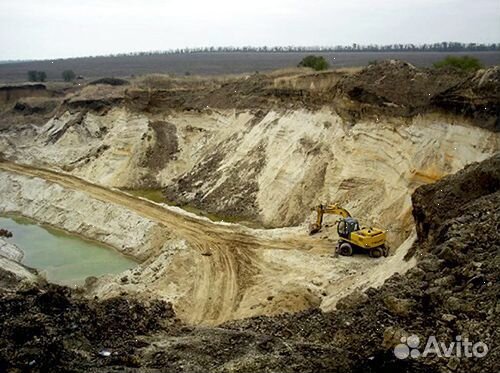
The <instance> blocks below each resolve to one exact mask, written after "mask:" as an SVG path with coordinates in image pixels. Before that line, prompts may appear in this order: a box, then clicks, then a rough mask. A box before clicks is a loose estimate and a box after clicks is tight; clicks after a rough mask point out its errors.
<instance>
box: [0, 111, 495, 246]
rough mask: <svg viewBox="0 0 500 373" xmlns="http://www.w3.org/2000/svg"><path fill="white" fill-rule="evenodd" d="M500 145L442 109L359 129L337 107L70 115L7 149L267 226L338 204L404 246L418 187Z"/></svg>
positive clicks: (0, 140)
mask: <svg viewBox="0 0 500 373" xmlns="http://www.w3.org/2000/svg"><path fill="white" fill-rule="evenodd" d="M13 143H14V146H13ZM499 148H500V140H499V135H498V134H497V133H494V132H491V131H488V130H485V129H481V128H478V127H474V126H471V125H469V124H468V123H467V121H466V120H465V119H464V120H462V121H460V120H458V119H457V118H449V117H446V116H442V115H437V114H436V115H425V116H417V117H415V118H414V119H412V120H405V121H403V120H397V119H392V120H389V119H382V118H381V119H380V120H378V121H377V120H375V121H374V122H373V121H360V122H359V123H357V124H355V125H348V124H346V123H345V121H344V120H342V118H341V117H339V116H338V115H337V114H335V113H334V112H332V111H331V110H329V109H326V108H325V109H323V110H320V111H315V112H310V111H307V110H290V111H282V112H277V111H270V112H268V113H255V112H252V111H241V112H239V111H235V110H224V111H214V110H210V109H207V110H205V111H203V112H193V113H191V112H171V113H169V114H164V115H151V114H145V113H142V114H141V113H136V112H131V111H129V110H127V109H124V108H115V109H112V110H110V111H109V112H107V113H106V114H104V115H97V114H94V113H92V112H75V113H73V114H71V113H70V112H66V113H64V114H62V115H61V116H59V117H56V118H53V119H51V120H50V121H49V122H47V123H46V124H45V125H44V126H42V127H41V128H39V129H38V130H37V132H36V134H35V135H33V134H32V133H29V134H28V135H25V136H22V135H21V136H19V137H17V138H13V137H7V136H3V137H2V136H0V152H3V153H4V155H6V156H7V157H10V158H13V159H17V160H18V161H19V162H21V163H32V164H38V165H45V166H49V167H59V168H60V169H63V170H65V171H67V172H70V173H72V174H74V175H77V176H79V177H83V178H86V179H88V180H91V181H94V182H96V183H99V184H102V185H106V186H112V187H120V188H132V189H133V188H163V190H164V195H165V197H166V200H167V201H169V202H170V203H176V204H180V205H188V206H194V207H196V208H198V209H201V210H203V211H206V212H209V213H214V214H218V215H220V216H222V217H227V218H228V219H238V220H241V219H246V220H253V221H257V222H260V223H261V224H263V225H264V226H267V227H280V226H291V225H297V224H301V223H303V222H305V221H306V220H307V219H308V218H309V214H310V208H311V207H312V206H314V205H316V204H318V203H323V202H329V201H331V202H338V203H340V204H342V205H344V206H345V207H346V208H347V209H348V210H349V211H351V213H352V214H353V215H354V216H356V217H358V218H360V219H361V221H362V222H363V223H365V224H367V225H380V226H383V227H385V228H386V229H388V230H389V232H390V233H389V241H390V243H391V246H393V247H396V246H398V245H399V244H400V243H401V242H402V241H403V240H404V239H405V238H406V237H407V236H408V235H409V232H410V230H411V227H412V218H411V215H410V195H411V193H412V191H413V190H414V189H415V188H416V187H417V186H419V185H422V184H425V183H429V182H433V181H436V180H438V179H439V178H441V177H442V176H444V175H446V174H449V173H453V172H455V171H457V170H459V169H460V168H462V167H463V166H465V165H466V164H468V163H470V162H473V161H480V160H482V159H484V158H486V157H488V156H489V155H491V154H493V153H494V152H495V151H497V150H498V149H499ZM328 219H330V218H327V220H328ZM332 219H333V218H332Z"/></svg>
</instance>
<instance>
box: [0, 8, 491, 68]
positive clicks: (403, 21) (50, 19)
mask: <svg viewBox="0 0 500 373" xmlns="http://www.w3.org/2000/svg"><path fill="white" fill-rule="evenodd" d="M439 41H460V42H484V43H493V42H500V0H341V1H340V0H309V1H307V0H251V1H237V0H202V1H199V0H141V1H139V0H79V1H77V0H43V1H42V0H0V60H8V59H48V58H56V57H71V56H88V55H100V54H109V53H118V52H132V51H149V50H165V49H171V48H182V47H196V46H212V45H213V46H229V45H234V46H244V45H252V46H260V45H268V46H274V45H301V46H316V45H324V46H332V45H337V44H343V45H350V44H352V43H359V44H370V43H377V44H391V43H423V42H427V43H430V42H439Z"/></svg>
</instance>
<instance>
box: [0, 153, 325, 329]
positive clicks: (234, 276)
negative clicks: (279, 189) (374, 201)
mask: <svg viewBox="0 0 500 373" xmlns="http://www.w3.org/2000/svg"><path fill="white" fill-rule="evenodd" d="M0 170H3V171H6V172H11V173H15V174H20V175H24V176H28V177H36V178H41V179H43V180H45V181H47V182H50V183H56V184H59V185H61V186H62V187H64V188H69V189H72V190H76V191H80V192H84V193H86V194H88V195H90V196H92V197H93V198H95V199H98V200H100V201H103V202H106V203H112V204H116V205H120V206H124V207H126V208H127V209H130V210H132V211H134V212H136V213H138V214H139V215H141V216H143V217H145V218H148V219H150V220H152V221H155V222H157V223H159V224H161V225H163V226H165V227H166V228H167V229H168V230H170V231H171V232H172V233H173V234H174V235H175V236H177V237H179V238H182V239H185V240H186V241H187V242H189V244H190V245H191V246H192V247H194V248H195V249H196V250H198V251H199V252H200V254H206V253H210V254H211V255H210V256H205V255H200V256H199V258H197V260H196V263H197V265H198V267H197V268H196V273H197V276H196V280H195V283H194V287H193V290H192V291H191V293H190V296H189V298H190V299H187V300H186V301H187V302H188V303H189V305H190V308H189V309H190V311H189V315H186V316H185V319H186V321H187V322H190V323H195V324H199V323H205V324H215V323H220V322H223V321H225V320H229V319H230V318H231V315H232V314H234V313H235V312H236V310H237V309H238V305H239V302H240V300H241V299H242V297H243V295H244V291H245V287H247V286H248V284H250V283H251V282H252V277H253V276H254V275H255V274H256V273H258V272H259V271H260V269H261V268H263V267H265V268H268V269H269V270H271V269H270V268H269V267H268V266H267V265H266V263H265V262H263V261H262V259H260V256H259V255H257V253H256V251H257V250H259V249H285V250H286V249H305V250H307V249H311V248H312V247H315V248H318V247H324V248H325V249H326V248H328V247H329V244H328V243H325V242H324V241H319V240H312V239H311V238H310V237H308V236H305V235H304V237H285V238H278V239H276V238H271V237H269V235H266V234H265V233H264V232H265V231H263V230H258V229H250V228H247V227H242V226H239V225H237V224H231V225H224V224H218V223H215V222H210V221H207V220H204V219H199V218H196V217H194V216H190V215H185V214H183V213H181V212H178V211H175V210H173V209H170V208H168V206H162V205H159V204H156V203H154V202H151V201H148V200H144V199H141V198H138V197H135V196H132V195H129V194H127V193H124V192H122V191H119V190H116V189H108V188H106V187H103V186H100V185H97V184H93V183H91V182H89V181H86V180H83V179H80V178H78V177H75V176H73V175H69V174H66V173H61V172H57V171H53V170H49V169H44V168H38V167H34V166H29V165H22V164H16V163H12V162H7V161H0Z"/></svg>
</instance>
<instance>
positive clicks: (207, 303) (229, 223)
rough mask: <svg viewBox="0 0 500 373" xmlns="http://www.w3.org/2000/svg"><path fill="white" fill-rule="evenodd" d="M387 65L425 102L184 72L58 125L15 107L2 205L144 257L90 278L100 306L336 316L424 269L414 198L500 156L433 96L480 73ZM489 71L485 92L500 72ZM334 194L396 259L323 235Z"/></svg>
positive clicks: (489, 138) (361, 85)
mask: <svg viewBox="0 0 500 373" xmlns="http://www.w3.org/2000/svg"><path fill="white" fill-rule="evenodd" d="M370 68H371V69H373V67H370ZM377 68H379V69H387V70H386V75H391V74H392V75H394V74H397V73H398V71H400V70H402V71H404V72H405V74H404V76H405V77H406V76H407V75H408V74H410V75H411V74H416V76H418V77H420V78H421V77H422V76H424V78H425V79H428V80H426V81H424V82H423V83H422V86H424V88H428V89H427V90H426V91H425V92H424V91H422V92H420V93H421V95H422V100H420V101H418V100H417V101H418V102H419V103H418V105H419V106H416V107H410V106H409V104H408V102H410V101H412V98H411V97H404V96H401V97H402V98H401V100H407V101H408V102H406V101H405V102H397V99H398V98H397V97H396V98H394V97H390V96H389V98H388V97H385V96H382V94H381V92H380V91H381V90H382V91H383V89H385V88H384V87H383V86H382V87H379V86H376V85H369V84H367V82H366V81H365V80H363V79H370V77H371V76H377V74H375V73H374V72H371V73H370V72H357V73H329V74H311V73H296V72H294V73H293V74H291V75H290V76H289V75H286V74H285V75H284V76H283V75H279V74H278V75H279V76H274V75H272V74H271V75H269V76H265V77H262V76H259V77H250V78H248V77H244V78H238V79H236V78H235V79H236V80H234V81H224V82H218V81H215V82H213V81H212V82H210V83H207V82H206V81H203V80H202V81H196V82H191V81H190V80H186V81H185V82H182V81H178V80H174V81H172V82H170V83H169V85H168V88H156V89H155V88H153V89H152V88H151V87H149V88H148V90H145V89H143V88H141V86H140V84H139V85H138V86H137V87H134V88H121V87H119V88H116V87H113V88H110V87H102V89H98V88H95V87H86V88H84V89H83V90H82V91H81V92H76V93H75V92H72V93H68V95H67V96H66V97H64V98H61V101H60V103H59V106H58V107H57V109H54V111H53V112H51V113H49V114H47V113H46V114H44V115H46V117H44V118H40V115H39V114H28V115H27V114H26V113H17V112H16V111H15V108H14V109H11V108H8V109H6V111H5V112H4V115H3V117H2V132H0V152H1V154H2V161H1V163H0V179H1V183H0V189H1V194H0V212H2V213H17V214H20V215H23V216H26V217H29V218H31V219H34V220H36V221H38V222H40V223H45V224H50V225H53V226H56V227H58V228H62V229H64V230H66V231H68V232H72V233H76V234H79V235H82V236H84V237H86V238H89V239H93V240H97V241H99V242H102V243H105V244H107V245H109V246H112V247H114V248H115V249H117V250H119V251H121V252H123V253H125V254H127V255H131V256H133V257H135V258H136V259H138V260H140V261H141V264H139V265H138V266H137V267H135V268H133V269H131V270H128V271H126V272H124V273H121V274H119V275H114V276H111V275H109V276H104V277H100V278H88V279H87V281H86V285H85V296H88V297H90V298H92V297H94V296H98V297H100V298H111V297H114V296H120V295H125V294H126V295H129V296H132V297H135V298H137V299H142V300H156V299H160V300H165V301H169V302H171V303H172V305H173V308H174V311H175V313H176V315H177V316H178V317H179V318H180V319H181V320H182V321H184V322H186V323H188V324H194V325H197V324H203V325H218V324H221V323H223V322H226V321H229V320H237V319H242V318H246V317H251V316H258V315H277V314H281V313H285V312H296V311H301V310H305V309H309V308H320V309H322V310H323V311H332V310H334V309H335V306H336V304H337V302H338V300H340V299H341V298H343V297H345V296H346V295H348V294H350V293H352V292H354V291H361V292H362V291H365V290H366V289H368V288H369V287H378V286H381V285H382V284H383V283H384V281H385V280H386V279H387V278H389V277H390V276H392V275H393V274H395V273H400V274H404V273H405V272H406V271H407V270H408V269H410V268H412V267H413V266H415V264H416V262H417V259H416V258H415V257H411V258H409V259H408V258H406V259H405V256H407V254H408V252H409V250H410V249H411V247H412V245H413V243H414V241H415V238H416V233H415V230H414V221H413V217H412V214H411V211H412V205H411V194H412V193H413V191H414V190H415V189H416V188H417V187H418V186H421V185H424V184H428V183H433V182H435V181H437V180H439V179H440V178H442V177H443V176H445V175H448V174H452V173H455V172H457V171H458V170H460V169H462V168H463V167H464V166H466V165H467V164H469V163H471V162H476V161H482V160H484V159H486V158H488V157H489V156H491V155H493V154H495V153H496V152H498V150H499V149H500V138H499V136H498V132H495V131H494V130H493V129H492V128H491V126H494V125H495V124H494V121H493V122H492V121H491V118H490V117H488V116H487V115H486V114H485V115H486V116H485V117H479V118H475V119H474V118H470V117H468V116H467V115H465V114H461V113H457V112H454V111H452V110H450V109H449V108H448V109H447V110H444V109H443V108H441V107H439V105H438V102H437V101H436V103H433V102H432V98H433V97H434V96H436V97H438V95H441V96H439V100H441V101H439V102H442V101H443V102H444V101H446V100H445V99H446V97H447V96H446V95H444V93H443V92H446V89H452V87H453V86H455V85H456V81H457V80H460V79H462V80H463V81H466V82H467V81H471V82H472V83H471V82H469V84H474V82H475V80H474V79H476V80H477V79H478V77H476V76H472V77H462V78H459V77H450V78H449V80H450V81H451V82H452V83H453V84H451V83H450V84H449V85H450V87H446V86H444V87H441V88H440V90H438V89H437V88H436V87H434V86H427V87H426V86H425V84H427V83H426V82H431V81H433V78H432V76H430V77H426V76H425V74H424V75H422V74H423V73H421V72H415V71H414V70H415V69H414V68H413V67H411V66H409V65H407V64H403V63H395V62H391V63H389V64H388V65H387V66H382V67H380V66H379V67H377ZM495 71H496V70H494V71H493V72H494V73H495ZM353 74H354V75H353ZM356 74H358V75H356ZM482 74H484V76H483V77H482V78H483V83H484V79H487V78H488V76H490V78H491V74H493V73H492V72H491V71H486V72H483V73H482ZM488 74H490V75H488ZM424 78H422V79H424ZM356 79H358V86H356V87H354V88H353V85H356V84H355V83H356ZM467 79H469V80H467ZM488 79H489V78H488ZM443 80H444V79H443ZM479 80H481V79H479ZM353 81H354V83H353ZM368 83H369V82H368ZM183 84H184V86H182V85H183ZM428 84H429V85H432V84H431V83H428ZM463 84H465V83H463ZM367 85H368V86H369V87H372V91H370V90H369V89H368V88H367ZM342 89H343V90H344V91H342ZM377 89H378V90H377ZM146 91H147V92H146ZM427 91H430V92H431V93H426V92H427ZM353 92H354V93H353ZM360 92H361V93H362V94H361V93H360ZM146 93H147V95H146ZM412 94H419V92H418V91H417V92H416V93H415V92H412ZM454 94H455V96H453V97H456V94H457V93H456V92H455V93H454ZM431 95H432V96H431ZM429 96H431V97H430V98H429ZM181 98H182V99H181ZM224 98H226V99H227V101H229V103H227V102H226V101H224ZM375 98H378V99H375ZM446 102H447V103H449V102H448V101H446ZM464 105H465V104H464ZM485 105H488V103H486V104H485ZM410 113H411V115H410ZM465 113H466V111H465ZM475 120H476V122H475ZM8 121H12V122H13V121H15V122H16V123H17V124H16V125H15V126H9V125H8V124H7V122H8ZM492 123H493V124H492ZM137 191H149V192H155V193H156V194H157V195H160V196H161V197H160V200H159V201H158V200H156V202H155V201H152V200H150V199H147V198H144V197H139V196H138V195H140V193H137ZM143 195H144V196H147V193H143ZM162 200H163V203H162ZM324 202H337V203H339V204H341V205H342V206H344V207H345V208H347V209H348V210H349V211H350V212H351V214H352V215H353V216H355V217H357V218H358V219H359V220H360V221H361V223H362V224H363V225H366V226H370V225H371V226H379V227H382V228H384V229H386V230H387V231H388V244H389V247H390V249H391V252H390V256H389V257H388V258H383V259H379V260H375V259H371V258H369V257H368V256H367V255H355V256H353V257H335V256H334V255H333V254H334V248H335V245H336V241H337V236H336V229H335V222H336V220H337V219H338V217H335V216H327V217H326V218H325V227H324V228H323V230H322V231H321V232H320V233H319V234H317V235H315V236H312V237H311V236H309V235H308V233H307V226H308V224H309V222H310V221H311V219H312V218H313V215H312V214H311V211H310V209H311V207H313V206H315V205H317V204H318V203H324ZM172 205H178V206H177V207H176V206H172ZM179 206H180V207H179ZM182 207H184V208H182ZM189 211H196V212H198V213H201V214H202V215H203V214H205V215H207V216H210V217H211V216H215V217H218V220H224V221H212V220H210V219H209V218H208V217H206V216H200V214H198V215H197V214H194V213H192V212H189ZM250 226H252V227H253V228H251V227H250ZM255 227H258V228H255Z"/></svg>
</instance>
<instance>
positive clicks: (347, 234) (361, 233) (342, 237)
mask: <svg viewBox="0 0 500 373" xmlns="http://www.w3.org/2000/svg"><path fill="white" fill-rule="evenodd" d="M314 210H315V211H316V214H317V216H316V222H315V223H313V224H311V225H310V226H309V234H314V233H317V232H319V231H320V229H321V227H322V225H323V215H324V214H334V215H340V216H342V219H340V220H339V221H338V224H337V233H338V234H339V242H338V245H337V251H338V253H339V254H340V255H346V256H351V255H352V254H353V252H354V250H355V249H359V250H366V251H368V252H369V254H370V256H371V257H372V258H380V257H381V256H382V255H383V256H387V255H388V254H389V250H388V248H387V247H386V245H385V240H386V233H385V231H384V230H382V229H379V228H372V227H370V228H364V227H363V228H360V227H359V223H358V221H357V220H356V219H354V218H353V217H352V216H351V214H350V213H349V211H347V210H346V209H345V208H343V207H340V206H338V205H337V204H330V205H318V206H316V207H315V209H314Z"/></svg>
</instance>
